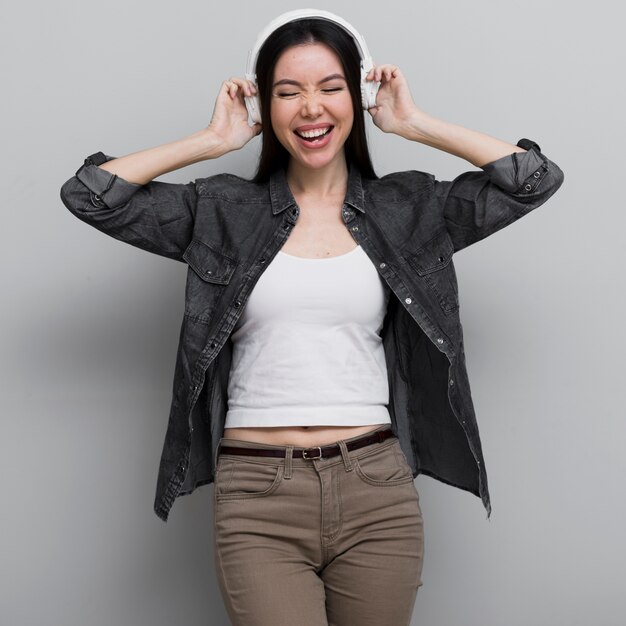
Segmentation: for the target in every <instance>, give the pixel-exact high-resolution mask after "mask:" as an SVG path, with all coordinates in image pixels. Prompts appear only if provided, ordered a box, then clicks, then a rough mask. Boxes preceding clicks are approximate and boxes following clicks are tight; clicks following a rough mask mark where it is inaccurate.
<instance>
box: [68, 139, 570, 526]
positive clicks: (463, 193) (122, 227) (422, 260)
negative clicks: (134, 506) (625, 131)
mask: <svg viewBox="0 0 626 626" xmlns="http://www.w3.org/2000/svg"><path fill="white" fill-rule="evenodd" d="M518 145H519V146H520V147H522V148H525V149H527V152H519V153H512V154H510V155H507V156H504V157H502V158H500V159H497V160H496V161H493V162H491V163H488V164H486V165H484V166H483V167H482V168H481V170H482V171H480V170H478V171H468V172H465V173H463V174H461V175H459V176H457V177H456V178H455V179H454V180H452V181H438V180H436V179H435V177H434V176H433V175H432V174H428V173H425V172H420V171H415V170H411V171H404V172H396V173H393V174H389V175H387V176H383V177H382V178H380V179H378V180H370V179H365V178H362V177H361V175H360V172H359V171H358V170H357V169H356V168H355V167H353V166H351V167H350V170H349V181H348V190H347V194H346V197H345V200H344V204H343V209H342V218H343V221H344V223H345V225H346V228H348V230H349V231H350V234H351V235H352V237H353V238H354V240H355V241H356V242H357V244H359V245H360V246H361V247H362V249H363V250H364V251H365V253H366V254H367V255H368V257H369V258H370V259H371V261H372V263H373V264H374V266H375V267H376V269H377V271H378V273H379V274H380V276H381V277H382V279H383V280H384V281H385V282H386V283H387V285H388V286H389V287H390V290H391V294H390V298H389V304H388V310H387V314H386V316H385V321H384V324H383V328H382V331H381V336H382V340H383V344H384V350H385V356H386V360H387V369H388V382H389V393H390V396H389V398H390V399H389V407H388V408H389V412H390V414H391V419H392V428H393V430H394V432H395V434H396V435H397V436H398V438H399V439H400V443H401V446H402V449H403V451H404V453H405V455H406V457H407V459H408V461H409V464H410V465H411V468H412V469H413V475H414V477H416V476H417V475H418V474H420V473H421V474H427V475H429V476H432V477H434V478H436V479H438V480H440V481H442V482H444V483H447V484H450V485H453V486H455V487H459V488H461V489H464V490H467V491H469V492H471V493H473V494H475V495H477V496H479V497H480V498H481V499H482V502H483V504H484V506H485V508H486V510H487V517H489V515H490V513H491V504H490V499H489V491H488V487H487V474H486V472H485V463H484V460H483V454H482V450H481V443H480V437H479V432H478V425H477V423H476V416H475V413H474V407H473V403H472V397H471V393H470V385H469V381H468V375H467V371H466V366H465V355H464V351H463V332H462V326H461V322H460V319H459V296H458V288H457V279H456V274H455V270H454V265H453V262H452V255H453V254H454V253H455V252H457V251H459V250H462V249H463V248H466V247H467V246H469V245H471V244H473V243H476V242H477V241H480V240H481V239H484V238H485V237H488V236H489V235H491V234H492V233H495V232H496V231H498V230H500V229H501V228H504V227H505V226H507V225H508V224H511V223H512V222H514V221H515V220H517V219H519V218H520V217H522V216H523V215H526V214H527V213H529V212H530V211H532V210H533V209H535V208H537V207H538V206H540V205H541V204H543V203H544V202H545V201H546V200H547V199H548V198H549V197H550V196H552V194H554V193H555V192H556V190H557V189H558V188H559V187H560V186H561V184H562V182H563V179H564V176H563V172H562V171H561V169H560V168H559V167H558V166H557V165H556V164H555V163H553V162H552V161H551V160H549V159H548V158H546V157H545V156H544V155H543V154H542V153H541V150H540V148H539V146H538V145H537V144H536V143H534V142H532V141H530V140H527V139H522V140H520V141H519V142H518ZM112 158H114V157H109V156H106V155H104V154H103V153H102V152H98V153H95V154H93V155H91V156H90V157H87V158H86V159H85V162H84V164H83V165H82V166H81V167H80V169H79V170H78V171H77V172H76V175H75V176H74V177H72V178H70V179H69V180H68V181H67V182H65V183H64V184H63V186H62V188H61V199H62V200H63V203H64V204H65V206H66V207H67V208H68V209H69V210H70V211H71V212H72V213H73V214H74V215H75V216H76V217H78V218H79V219H81V220H83V221H84V222H87V223H88V224H91V225H92V226H94V227H95V228H97V229H98V230H101V231H103V232H104V233H106V234H108V235H111V236H112V237H115V238H116V239H119V240H122V241H125V242H127V243H130V244H132V245H134V246H137V247H139V248H143V249H144V250H148V251H150V252H154V253H156V254H160V255H163V256H166V257H170V258H172V259H176V260H178V261H182V262H184V263H186V264H188V273H187V285H186V295H185V313H184V317H183V320H182V328H181V331H180V343H179V347H178V355H177V359H176V368H175V375H174V387H173V398H172V405H171V411H170V416H169V423H168V428H167V434H166V437H165V443H164V447H163V454H162V457H161V463H160V468H159V475H158V481H157V489H156V498H155V503H154V510H155V512H156V514H157V515H158V516H159V518H161V519H162V520H163V521H167V518H168V515H169V511H170V509H171V507H172V505H173V504H174V501H175V500H176V498H177V497H178V496H180V495H184V494H189V493H191V492H192V491H194V490H195V489H196V488H197V487H199V486H200V485H204V484H208V483H211V482H213V480H214V476H215V465H216V449H217V444H218V442H219V439H220V437H222V436H223V430H224V420H225V416H226V411H227V408H228V407H227V401H228V398H227V383H228V375H229V372H230V365H231V356H232V343H231V341H230V335H231V332H232V330H233V327H234V326H235V323H236V322H237V319H238V318H239V316H240V315H241V313H242V311H243V309H244V307H245V306H246V301H247V299H248V297H249V295H250V292H251V291H252V289H253V288H254V285H255V283H256V282H257V280H258V279H259V277H260V276H261V274H262V273H263V271H264V270H265V269H266V268H267V266H268V264H269V263H271V261H272V259H273V258H274V256H275V255H276V253H277V252H278V250H280V248H281V247H282V245H283V244H284V243H285V241H286V240H287V238H288V237H289V234H290V232H291V230H292V228H293V226H294V225H295V223H296V221H297V219H298V215H299V208H298V206H297V204H296V202H295V200H294V198H293V196H292V194H291V192H290V189H289V187H288V185H287V182H286V178H285V172H284V170H281V171H279V172H277V173H276V174H274V175H273V176H272V178H271V180H270V181H269V182H268V183H267V184H254V183H252V182H250V181H248V180H246V179H243V178H240V177H238V176H234V175H232V174H217V175H213V176H209V177H208V178H200V179H196V180H195V182H190V183H187V184H173V183H165V182H158V181H152V182H150V183H148V184H147V185H138V184H133V183H129V182H128V181H125V180H124V179H122V178H120V177H118V176H116V175H113V174H111V173H110V172H107V171H106V170H103V169H101V168H99V167H98V164H101V163H102V162H104V161H107V160H110V159H112ZM285 288H286V289H289V286H288V285H285Z"/></svg>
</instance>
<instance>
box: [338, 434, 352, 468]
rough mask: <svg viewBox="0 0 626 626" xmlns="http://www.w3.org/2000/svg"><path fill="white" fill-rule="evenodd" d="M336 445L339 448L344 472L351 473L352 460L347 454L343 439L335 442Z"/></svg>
mask: <svg viewBox="0 0 626 626" xmlns="http://www.w3.org/2000/svg"><path fill="white" fill-rule="evenodd" d="M337 445H338V446H339V450H341V457H342V458H343V464H344V466H345V468H346V472H351V471H352V459H350V455H349V454H348V446H346V442H345V441H344V440H343V439H340V440H339V441H337Z"/></svg>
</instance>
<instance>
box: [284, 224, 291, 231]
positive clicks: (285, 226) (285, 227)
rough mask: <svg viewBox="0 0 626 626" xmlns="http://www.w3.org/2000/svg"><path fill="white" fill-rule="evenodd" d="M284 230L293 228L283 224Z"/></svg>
mask: <svg viewBox="0 0 626 626" xmlns="http://www.w3.org/2000/svg"><path fill="white" fill-rule="evenodd" d="M283 228H284V229H285V230H289V229H290V228H291V224H283Z"/></svg>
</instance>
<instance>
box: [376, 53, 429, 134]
mask: <svg viewBox="0 0 626 626" xmlns="http://www.w3.org/2000/svg"><path fill="white" fill-rule="evenodd" d="M367 79H368V80H372V81H377V82H380V87H379V89H378V93H377V95H376V106H374V107H372V108H371V109H368V113H369V114H370V115H371V116H372V120H373V122H374V124H375V125H376V126H377V127H378V128H380V130H382V131H383V132H385V133H395V134H396V135H400V136H403V135H404V134H405V132H406V128H407V126H408V124H409V123H410V120H411V117H412V116H413V115H414V114H415V112H416V111H417V110H418V109H417V107H416V106H415V102H413V97H412V96H411V92H410V91H409V85H408V83H407V82H406V79H405V78H404V76H403V74H402V72H401V71H400V70H399V69H398V66H397V65H374V67H373V68H372V69H371V70H370V71H369V73H368V74H367Z"/></svg>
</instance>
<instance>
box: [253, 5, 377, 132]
mask: <svg viewBox="0 0 626 626" xmlns="http://www.w3.org/2000/svg"><path fill="white" fill-rule="evenodd" d="M310 17H314V18H318V19H323V20H328V21H329V22H333V23H335V24H337V25H338V26H340V27H341V28H343V30H345V31H346V32H347V33H348V34H349V35H350V36H351V37H352V39H354V43H355V44H356V47H357V49H358V51H359V55H360V57H361V105H362V107H363V109H365V110H367V109H371V108H372V107H373V106H375V105H376V94H377V93H378V87H379V86H380V83H377V82H375V81H371V80H365V77H366V76H367V74H368V73H369V71H370V70H371V69H372V67H373V66H374V64H373V62H372V57H371V56H370V54H369V52H368V50H367V46H366V45H365V41H364V40H363V37H361V35H359V33H358V32H357V31H356V29H355V28H354V27H353V26H351V25H350V24H348V22H346V21H345V20H344V19H342V18H340V17H339V16H338V15H335V14H334V13H329V12H328V11H318V10H316V9H298V10H296V11H288V12H287V13H283V14H282V15H279V16H278V17H277V18H276V19H274V20H272V21H271V22H270V23H269V24H268V25H267V26H266V27H265V28H264V29H263V30H262V31H261V33H260V34H259V36H258V37H257V40H256V43H255V44H254V47H253V48H252V50H250V51H249V52H248V66H247V69H246V79H247V80H249V81H251V82H253V83H254V84H255V85H256V72H255V70H256V62H257V57H258V56H259V50H260V49H261V46H262V45H263V43H264V42H265V40H266V39H267V38H268V37H269V36H270V35H271V34H272V33H273V32H274V31H275V30H276V29H277V28H279V27H280V26H282V25H283V24H287V23H288V22H295V21H297V20H303V19H307V18H310ZM244 100H245V103H246V108H247V109H248V113H249V114H250V117H251V118H252V121H253V122H257V123H261V101H260V100H259V97H258V95H255V96H245V97H244Z"/></svg>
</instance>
